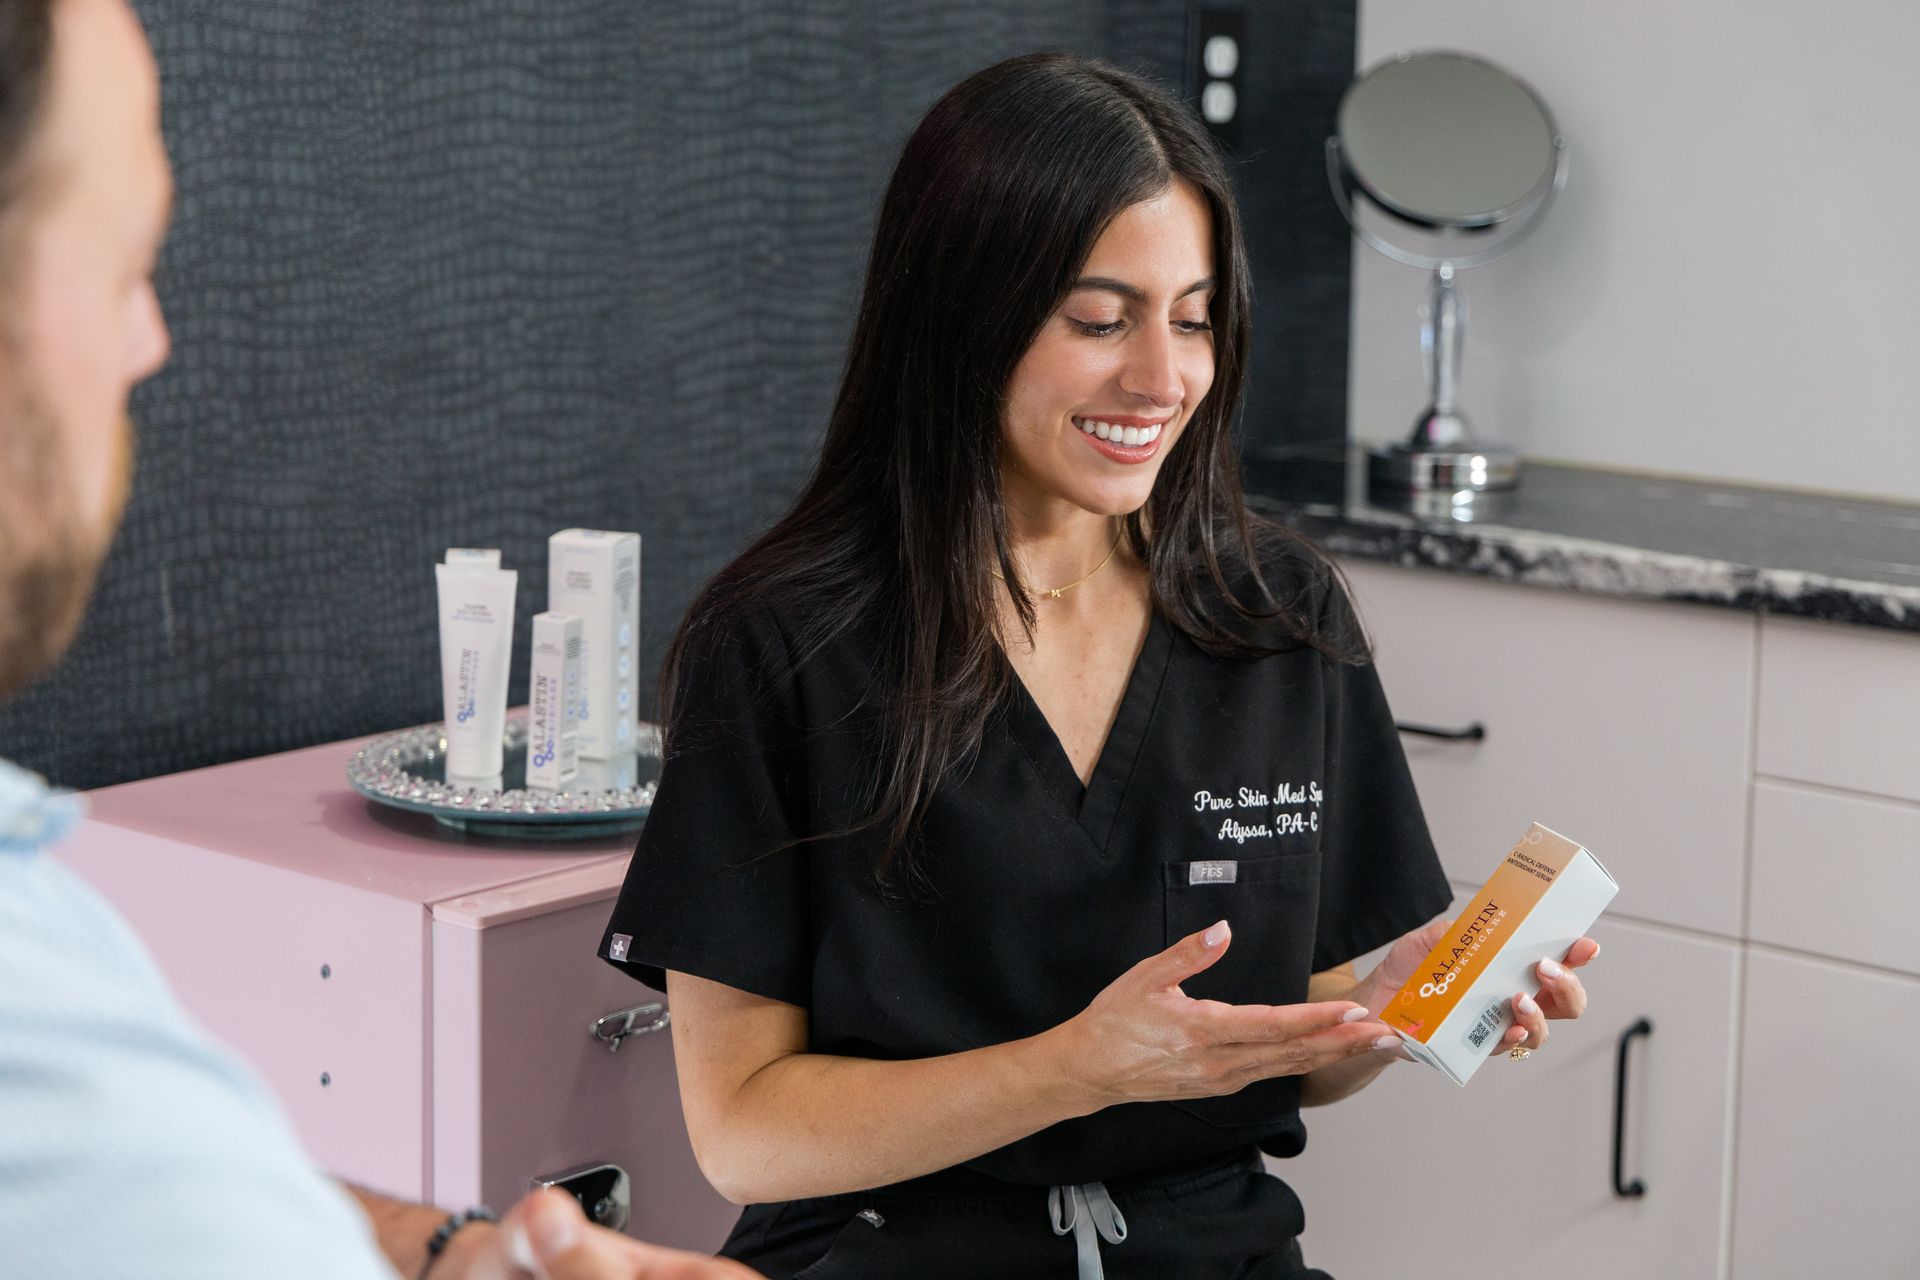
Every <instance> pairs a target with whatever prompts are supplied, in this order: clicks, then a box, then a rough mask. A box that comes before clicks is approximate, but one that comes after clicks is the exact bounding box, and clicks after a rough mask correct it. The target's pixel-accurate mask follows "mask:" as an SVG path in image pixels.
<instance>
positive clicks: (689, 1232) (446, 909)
mask: <svg viewBox="0 0 1920 1280" xmlns="http://www.w3.org/2000/svg"><path fill="white" fill-rule="evenodd" d="M623 862H624V859H621V860H615V861H613V862H611V863H607V864H601V865H599V866H595V867H589V868H582V869H580V870H577V871H569V872H563V873H560V874H557V875H553V876H548V877H543V878H542V879H541V880H539V881H534V882H529V883H527V884H523V885H517V886H512V887H510V888H508V889H504V890H500V891H497V892H494V893H490V894H482V895H477V896H473V897H468V898H463V899H459V900H455V901H452V902H447V903H441V904H437V905H436V907H435V909H434V921H433V926H432V947H433V974H434V981H433V1037H432V1044H433V1076H434V1082H435V1084H434V1095H433V1134H434V1144H433V1152H434V1161H433V1187H434V1194H435V1197H436V1198H437V1199H438V1200H440V1201H441V1202H442V1203H445V1204H455V1203H462V1204H464V1203H467V1202H469V1201H475V1200H478V1201H484V1202H486V1203H489V1204H495V1205H500V1204H510V1203H512V1202H513V1201H514V1200H516V1199H518V1198H519V1196H520V1195H521V1194H523V1193H524V1192H525V1190H526V1188H527V1186H528V1183H529V1180H530V1179H532V1178H534V1177H537V1176H540V1175H545V1174H552V1173H557V1172H560V1171H562V1170H565V1169H568V1168H572V1167H576V1166H579V1165H583V1164H592V1163H600V1162H603V1161H605V1162H611V1163H614V1164H617V1165H620V1166H621V1167H622V1168H624V1169H625V1170H626V1171H627V1173H628V1175H629V1176H630V1178H631V1179H632V1219H631V1221H630V1222H629V1224H628V1228H627V1229H628V1231H629V1232H631V1233H632V1234H633V1235H636V1236H638V1237H640V1238H642V1239H646V1240H651V1241H654V1242H656V1243H660V1244H667V1245H673V1246H675V1247H678V1248H683V1249H696V1250H700V1251H703V1252H711V1251H713V1250H714V1249H717V1248H718V1247H719V1246H720V1243H721V1242H722V1241H723V1240H724V1239H725V1238H726V1235H727V1232H728V1230H729V1229H730V1228H731V1227H732V1225H733V1221H734V1219H735V1218H736V1217H737V1216H738V1213H739V1211H738V1209H737V1208H735V1207H734V1206H733V1205H731V1204H728V1203H727V1202H726V1201H725V1200H724V1199H723V1198H722V1197H721V1196H720V1195H719V1193H718V1192H716V1191H714V1190H713V1188H712V1187H711V1186H709V1185H708V1183H707V1181H706V1179H705V1178H704V1177H703V1176H702V1175H701V1173H700V1170H699V1167H698V1165H697V1164H696V1163H695V1162H694V1158H693V1150H692V1147H691V1146H690V1145H689V1143H688V1140H687V1132H686V1125H685V1123H684V1121H683V1120H682V1117H681V1111H680V1093H679V1086H678V1084H677V1082H676V1079H675V1076H674V1069H673V1045H672V1042H671V1039H670V1035H671V1033H670V1032H667V1031H662V1032H656V1033H653V1034H645V1035H634V1036H630V1037H628V1038H627V1039H626V1040H625V1041H624V1043H623V1044H622V1046H621V1048H620V1049H619V1050H618V1051H617V1052H615V1051H611V1050H609V1049H608V1048H607V1046H606V1045H605V1044H603V1043H601V1042H599V1041H597V1040H595V1039H594V1038H593V1036H592V1034H591V1032H590V1029H589V1028H590V1027H591V1025H592V1024H593V1023H594V1021H595V1020H596V1019H598V1018H600V1017H601V1016H603V1015H605V1014H608V1013H612V1012H615V1011H616V1010H620V1009H625V1008H629V1007H631V1006H634V1005H638V1004H642V1003H646V1002H649V1001H653V1000H659V1001H661V1002H662V1003H664V999H665V998H664V997H662V996H660V995H658V994H657V993H655V992H652V991H651V990H649V989H648V988H646V987H642V986H641V985H640V984H638V983H636V982H634V981H633V980H632V979H630V978H628V977H626V976H624V975H622V974H620V973H619V972H617V971H615V970H614V969H613V968H611V967H610V966H609V965H607V964H606V963H604V962H603V961H601V960H600V959H599V958H598V957H597V956H596V955H595V954H594V951H595V948H596V946H597V945H598V943H599V941H600V932H601V929H602V927H603V926H604V925H605V923H606V918H607V913H608V911H610V910H611V909H612V905H613V897H614V894H615V892H616V891H617V889H618V887H619V880H620V874H621V871H622V869H623V868H622V863H623Z"/></svg>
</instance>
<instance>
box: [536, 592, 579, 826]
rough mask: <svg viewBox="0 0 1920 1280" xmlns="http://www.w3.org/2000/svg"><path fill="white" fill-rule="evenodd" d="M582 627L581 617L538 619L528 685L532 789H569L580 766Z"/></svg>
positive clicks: (561, 615) (542, 616)
mask: <svg viewBox="0 0 1920 1280" xmlns="http://www.w3.org/2000/svg"><path fill="white" fill-rule="evenodd" d="M582 625H583V624H582V622H581V620H580V617H579V615H578V614H572V613H536V614H534V615H533V664H532V675H531V676H530V677H529V678H528V681H527V702H528V704H529V707H528V713H527V715H528V719H527V788H528V789H529V790H533V791H561V790H564V789H565V788H566V786H567V784H568V783H570V782H572V781H573V775H574V771H575V770H576V769H577V768H578V766H579V757H580V733H579V716H580V667H581V652H580V651H581V641H580V632H581V627H582Z"/></svg>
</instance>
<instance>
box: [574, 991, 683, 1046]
mask: <svg viewBox="0 0 1920 1280" xmlns="http://www.w3.org/2000/svg"><path fill="white" fill-rule="evenodd" d="M648 1018H651V1019H652V1021H651V1022H646V1021H644V1020H645V1019H648ZM672 1022H673V1014H672V1013H671V1012H669V1011H668V1009H667V1006H665V1005H663V1004H661V1003H659V1002H658V1001H655V1002H654V1003H652V1004H637V1005H635V1006H633V1008H631V1009H622V1010H620V1011H619V1012H617V1013H609V1014H607V1015H606V1016H605V1017H603V1018H595V1019H594V1020H593V1024H592V1025H591V1026H589V1027H588V1028H587V1030H589V1031H591V1032H592V1033H593V1038H594V1039H595V1040H598V1041H600V1042H601V1043H602V1044H604V1045H606V1046H607V1050H608V1052H610V1053H618V1052H619V1050H620V1042H621V1041H622V1040H625V1039H626V1038H627V1037H628V1036H644V1035H646V1034H647V1033H648V1032H651V1031H665V1030H666V1029H667V1027H668V1026H669V1025H671V1024H672ZM635 1023H642V1025H640V1026H635V1025H634V1024H635Z"/></svg>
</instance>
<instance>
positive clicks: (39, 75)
mask: <svg viewBox="0 0 1920 1280" xmlns="http://www.w3.org/2000/svg"><path fill="white" fill-rule="evenodd" d="M53 6H54V0H0V225H4V224H5V223H6V222H7V221H10V220H11V218H12V215H13V214H14V212H15V211H16V209H17V207H18V205H19V203H20V199H21V197H22V195H23V194H24V193H25V192H26V189H27V187H28V185H29V184H28V177H29V170H30V168H31V165H30V163H29V157H30V154H31V152H32V150H33V145H32V144H33V135H34V124H35V122H36V121H37V120H38V119H39V116H40V110H41V107H42V106H43V105H44V103H45V99H46V96H47V80H48V79H49V77H50V74H51V71H50V68H51V66H52V63H53Z"/></svg>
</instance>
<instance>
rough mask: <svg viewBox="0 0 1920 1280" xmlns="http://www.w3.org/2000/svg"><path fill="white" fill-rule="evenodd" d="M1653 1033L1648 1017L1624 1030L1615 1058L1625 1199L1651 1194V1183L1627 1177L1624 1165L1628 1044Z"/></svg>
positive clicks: (1618, 1178)
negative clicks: (1636, 1037)
mask: <svg viewBox="0 0 1920 1280" xmlns="http://www.w3.org/2000/svg"><path fill="white" fill-rule="evenodd" d="M1652 1034H1653V1024H1652V1023H1651V1022H1649V1021H1647V1020H1646V1019H1645V1018H1642V1019H1640V1021H1638V1022H1636V1023H1634V1024H1633V1025H1632V1026H1630V1027H1628V1028H1627V1029H1626V1030H1625V1031H1622V1032H1621V1033H1620V1047H1619V1053H1618V1056H1617V1057H1615V1058H1614V1062H1613V1194H1614V1195H1616V1196H1619V1197H1620V1198H1621V1199H1623V1200H1632V1199H1637V1198H1638V1197H1640V1196H1644V1195H1645V1194H1647V1184H1646V1183H1644V1182H1642V1181H1641V1180H1640V1179H1638V1178H1635V1179H1634V1180H1633V1181H1632V1182H1626V1181H1624V1180H1623V1175H1624V1173H1625V1170H1624V1169H1623V1168H1622V1167H1621V1166H1622V1164H1623V1162H1624V1159H1625V1152H1626V1141H1627V1132H1626V1131H1627V1048H1628V1046H1629V1045H1631V1044H1632V1043H1633V1038H1634V1037H1635V1036H1651V1035H1652Z"/></svg>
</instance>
